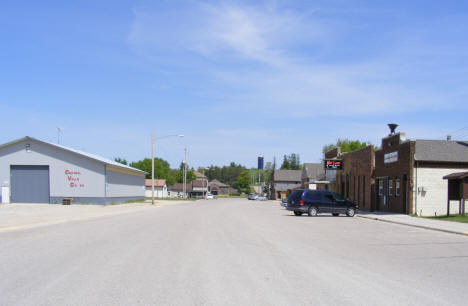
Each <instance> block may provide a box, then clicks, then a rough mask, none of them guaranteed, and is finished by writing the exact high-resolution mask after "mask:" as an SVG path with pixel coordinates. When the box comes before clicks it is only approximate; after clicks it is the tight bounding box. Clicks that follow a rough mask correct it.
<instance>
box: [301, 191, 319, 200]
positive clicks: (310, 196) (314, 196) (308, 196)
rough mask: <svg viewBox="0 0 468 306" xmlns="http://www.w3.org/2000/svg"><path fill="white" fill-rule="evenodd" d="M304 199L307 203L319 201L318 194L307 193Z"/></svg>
mask: <svg viewBox="0 0 468 306" xmlns="http://www.w3.org/2000/svg"><path fill="white" fill-rule="evenodd" d="M305 199H306V200H307V201H319V200H320V195H319V193H318V192H313V191H309V192H307V193H306V194H305Z"/></svg>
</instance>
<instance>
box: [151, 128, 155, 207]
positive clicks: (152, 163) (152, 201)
mask: <svg viewBox="0 0 468 306" xmlns="http://www.w3.org/2000/svg"><path fill="white" fill-rule="evenodd" d="M151 205H154V132H153V133H151Z"/></svg>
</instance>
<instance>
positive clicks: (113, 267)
mask: <svg viewBox="0 0 468 306" xmlns="http://www.w3.org/2000/svg"><path fill="white" fill-rule="evenodd" d="M467 272H468V237H465V236H460V235H455V234H448V233H442V232H436V231H431V230H424V229H418V228H412V227H407V226H402V225H396V224H389V223H385V222H379V221H374V220H369V219H364V218H359V217H354V218H349V217H345V216H340V217H332V216H330V215H319V216H318V217H307V216H306V215H304V216H302V217H296V216H294V215H293V214H292V213H291V212H288V211H286V210H284V209H283V208H281V207H280V205H279V203H278V202H273V201H248V200H246V199H216V200H210V201H208V200H202V201H197V202H187V203H180V204H177V205H171V206H164V207H149V208H148V209H143V210H135V211H131V212H129V213H125V214H117V215H110V216H104V217H100V218H93V219H86V220H79V221H71V222H66V223H61V224H53V225H48V226H41V227H36V228H30V229H23V230H16V231H6V232H0V276H1V277H0V305H135V304H139V305H312V304H318V305H337V304H346V305H466V301H467V299H468V291H467V290H466V283H467V281H468V273H467Z"/></svg>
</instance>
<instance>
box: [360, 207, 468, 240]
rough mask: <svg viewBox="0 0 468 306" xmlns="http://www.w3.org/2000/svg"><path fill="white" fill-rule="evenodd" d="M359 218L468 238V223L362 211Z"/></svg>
mask: <svg viewBox="0 0 468 306" xmlns="http://www.w3.org/2000/svg"><path fill="white" fill-rule="evenodd" d="M357 216H358V217H361V218H367V219H372V220H378V221H383V222H389V223H395V224H401V225H407V226H413V227H419V228H424V229H429V230H435V231H440V232H446V233H452V234H459V235H465V236H468V223H460V222H452V221H441V220H434V219H427V218H420V217H412V216H409V215H403V214H395V213H385V212H366V211H360V212H359V213H358V214H357Z"/></svg>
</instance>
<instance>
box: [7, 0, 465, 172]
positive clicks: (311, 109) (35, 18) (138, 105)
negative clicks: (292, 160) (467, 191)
mask: <svg viewBox="0 0 468 306" xmlns="http://www.w3.org/2000/svg"><path fill="white" fill-rule="evenodd" d="M466 33H468V4H467V2H466V1H344V0H343V1H163V0H161V1H115V0H114V1H19V0H15V1H2V3H1V4H0V37H1V45H0V46H1V47H0V71H1V73H0V115H1V118H2V119H1V121H0V126H1V130H2V133H1V134H0V142H1V143H4V142H7V141H10V140H13V139H16V138H19V137H23V136H25V135H29V136H33V137H37V138H40V139H44V140H48V141H56V139H57V130H56V127H57V126H59V127H62V128H63V132H62V144H64V145H67V146H71V147H73V148H76V149H81V150H86V151H88V152H90V153H95V154H100V155H102V156H105V157H109V158H112V157H117V156H119V157H123V158H126V159H127V160H129V161H134V160H138V159H141V158H144V157H148V156H150V153H151V151H150V149H151V148H150V135H151V132H152V131H154V133H155V135H156V137H158V136H164V135H169V134H178V133H183V134H185V138H183V139H179V138H166V139H163V140H160V141H157V142H156V152H157V156H158V157H162V158H164V159H166V160H168V161H169V162H170V163H171V165H172V166H173V167H177V166H178V164H179V163H180V161H181V160H182V159H183V154H184V150H183V149H184V147H186V148H188V150H189V158H188V162H189V164H190V165H192V166H195V167H198V166H208V165H210V164H217V165H223V164H228V163H229V162H231V161H235V162H238V163H242V164H244V165H246V166H249V167H250V166H255V165H256V156H257V155H258V154H264V155H265V159H266V161H271V160H272V159H273V156H276V158H277V159H278V160H280V159H281V157H282V155H283V154H289V153H293V152H295V153H299V154H300V156H301V161H302V162H318V161H319V160H320V158H321V148H322V146H323V145H325V144H328V143H332V142H334V141H335V140H336V139H337V138H352V139H360V140H362V141H370V142H372V143H374V144H377V145H379V143H380V139H381V138H382V137H383V136H385V135H387V134H388V128H387V126H386V123H389V122H395V123H398V124H400V128H399V130H401V131H405V132H406V135H407V137H408V138H410V139H442V138H443V137H444V135H446V134H449V133H452V134H454V136H455V137H454V138H459V139H467V138H468V128H465V127H467V126H468V119H467V118H468V103H467V100H468V39H467V35H466ZM463 128H465V129H463ZM460 129H461V130H460ZM457 130H460V131H457Z"/></svg>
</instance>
